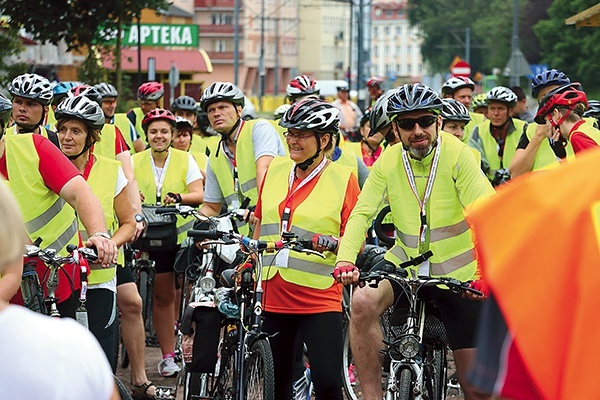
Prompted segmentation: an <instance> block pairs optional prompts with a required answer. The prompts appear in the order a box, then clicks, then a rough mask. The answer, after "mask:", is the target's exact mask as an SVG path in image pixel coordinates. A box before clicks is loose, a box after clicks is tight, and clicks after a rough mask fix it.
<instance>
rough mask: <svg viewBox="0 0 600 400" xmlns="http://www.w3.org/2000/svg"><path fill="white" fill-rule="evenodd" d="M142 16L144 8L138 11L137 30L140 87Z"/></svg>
mask: <svg viewBox="0 0 600 400" xmlns="http://www.w3.org/2000/svg"><path fill="white" fill-rule="evenodd" d="M141 18H142V10H140V11H139V12H138V15H137V31H138V36H137V37H138V48H137V62H138V70H137V84H138V88H139V87H140V86H141V84H142V41H141V36H142V35H141V32H142V23H141V22H140V19H141Z"/></svg>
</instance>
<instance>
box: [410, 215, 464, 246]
mask: <svg viewBox="0 0 600 400" xmlns="http://www.w3.org/2000/svg"><path fill="white" fill-rule="evenodd" d="M468 230H469V224H468V223H467V221H465V220H464V219H463V220H461V221H459V222H457V223H456V224H454V225H450V226H444V227H442V228H436V229H432V230H431V234H430V236H429V241H430V242H437V241H438V240H443V239H448V238H451V237H454V236H458V235H461V234H463V233H465V232H466V231H468ZM405 243H406V242H405Z"/></svg>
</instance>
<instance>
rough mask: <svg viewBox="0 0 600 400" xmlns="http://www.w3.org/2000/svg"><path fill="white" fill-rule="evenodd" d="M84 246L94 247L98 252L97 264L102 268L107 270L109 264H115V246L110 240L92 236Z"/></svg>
mask: <svg viewBox="0 0 600 400" xmlns="http://www.w3.org/2000/svg"><path fill="white" fill-rule="evenodd" d="M85 246H86V247H93V246H95V247H96V249H97V251H98V263H99V264H101V265H102V267H103V268H108V267H110V265H111V264H115V263H116V262H117V245H115V243H114V242H113V241H112V240H110V239H106V238H105V237H102V236H92V237H90V238H89V239H88V241H87V242H86V243H85Z"/></svg>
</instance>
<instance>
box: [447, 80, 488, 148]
mask: <svg viewBox="0 0 600 400" xmlns="http://www.w3.org/2000/svg"><path fill="white" fill-rule="evenodd" d="M474 90H475V82H473V81H472V80H471V79H469V78H467V77H462V76H453V77H452V78H450V79H448V80H447V81H446V82H444V84H443V85H442V97H443V98H445V99H448V98H450V99H454V100H458V101H460V102H461V103H463V104H464V105H465V107H467V110H470V109H471V102H472V101H473V91H474ZM470 114H471V122H469V123H468V124H467V125H466V126H465V135H464V136H463V142H464V143H469V140H470V139H471V134H472V132H473V129H475V127H476V126H477V125H479V124H480V123H482V122H483V121H484V120H485V118H484V117H483V116H482V115H481V114H478V113H474V112H471V113H470ZM486 117H487V115H486Z"/></svg>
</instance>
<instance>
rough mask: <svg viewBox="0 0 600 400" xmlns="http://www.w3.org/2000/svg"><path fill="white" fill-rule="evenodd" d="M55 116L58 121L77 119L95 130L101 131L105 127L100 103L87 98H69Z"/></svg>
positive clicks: (63, 102)
mask: <svg viewBox="0 0 600 400" xmlns="http://www.w3.org/2000/svg"><path fill="white" fill-rule="evenodd" d="M54 115H55V117H56V120H57V121H59V120H61V119H63V118H75V119H78V120H80V121H83V122H84V123H85V124H86V125H87V126H89V127H90V128H91V129H95V130H101V129H102V127H103V126H104V113H103V112H102V109H101V108H100V106H99V105H98V103H96V102H95V101H93V100H91V99H89V98H88V97H86V96H74V97H68V98H67V99H65V100H64V101H62V102H61V103H60V104H59V105H58V107H57V108H56V111H55V113H54Z"/></svg>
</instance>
